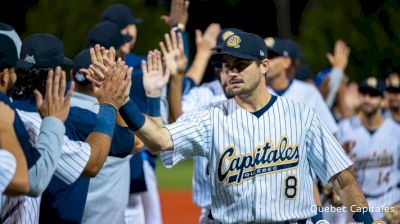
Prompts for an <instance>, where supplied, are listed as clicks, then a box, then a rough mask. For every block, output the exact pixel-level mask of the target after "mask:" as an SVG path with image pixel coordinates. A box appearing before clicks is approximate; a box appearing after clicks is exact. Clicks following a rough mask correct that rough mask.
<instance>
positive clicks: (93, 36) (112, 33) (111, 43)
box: [87, 21, 132, 49]
mask: <svg viewBox="0 0 400 224" xmlns="http://www.w3.org/2000/svg"><path fill="white" fill-rule="evenodd" d="M87 39H88V40H87V41H88V46H89V47H93V46H94V45H96V44H100V45H101V46H102V47H105V48H110V47H114V48H115V49H119V48H120V47H121V46H122V45H123V44H125V43H127V42H129V41H131V40H132V37H131V36H129V35H123V34H121V30H120V29H119V28H118V25H117V24H115V23H112V22H110V21H105V22H101V23H98V24H96V25H95V26H94V27H93V28H92V29H91V30H90V31H89V33H88V37H87Z"/></svg>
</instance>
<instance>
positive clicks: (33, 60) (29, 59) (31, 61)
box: [24, 54, 36, 64]
mask: <svg viewBox="0 0 400 224" xmlns="http://www.w3.org/2000/svg"><path fill="white" fill-rule="evenodd" d="M24 61H26V62H29V63H31V64H36V60H35V56H34V55H32V56H30V55H29V54H27V55H26V56H25V58H24Z"/></svg>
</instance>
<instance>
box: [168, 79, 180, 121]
mask: <svg viewBox="0 0 400 224" xmlns="http://www.w3.org/2000/svg"><path fill="white" fill-rule="evenodd" d="M182 81H183V76H178V77H171V80H170V88H169V91H168V104H169V113H168V116H169V117H168V120H169V123H172V122H175V121H176V119H178V117H179V116H181V114H182Z"/></svg>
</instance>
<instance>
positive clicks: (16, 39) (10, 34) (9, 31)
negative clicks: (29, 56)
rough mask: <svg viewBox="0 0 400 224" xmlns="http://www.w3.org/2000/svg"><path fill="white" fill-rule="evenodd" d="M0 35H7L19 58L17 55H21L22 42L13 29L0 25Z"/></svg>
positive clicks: (6, 25)
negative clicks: (12, 42)
mask: <svg viewBox="0 0 400 224" xmlns="http://www.w3.org/2000/svg"><path fill="white" fill-rule="evenodd" d="M0 33H1V34H4V35H7V36H8V37H10V38H11V39H12V40H13V41H14V44H15V46H16V47H17V52H18V58H19V55H20V53H21V45H22V41H21V38H19V36H18V33H17V32H15V30H14V27H12V26H10V25H8V24H5V23H0Z"/></svg>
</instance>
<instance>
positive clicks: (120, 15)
mask: <svg viewBox="0 0 400 224" xmlns="http://www.w3.org/2000/svg"><path fill="white" fill-rule="evenodd" d="M101 21H110V22H113V23H115V24H117V25H118V27H119V29H120V30H121V29H124V28H125V27H126V26H128V25H130V24H141V23H142V22H143V20H142V19H139V18H137V17H134V16H133V13H132V10H131V9H130V8H129V7H128V6H126V5H124V4H113V5H110V6H108V7H107V8H106V9H105V10H104V11H103V13H102V14H101Z"/></svg>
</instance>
